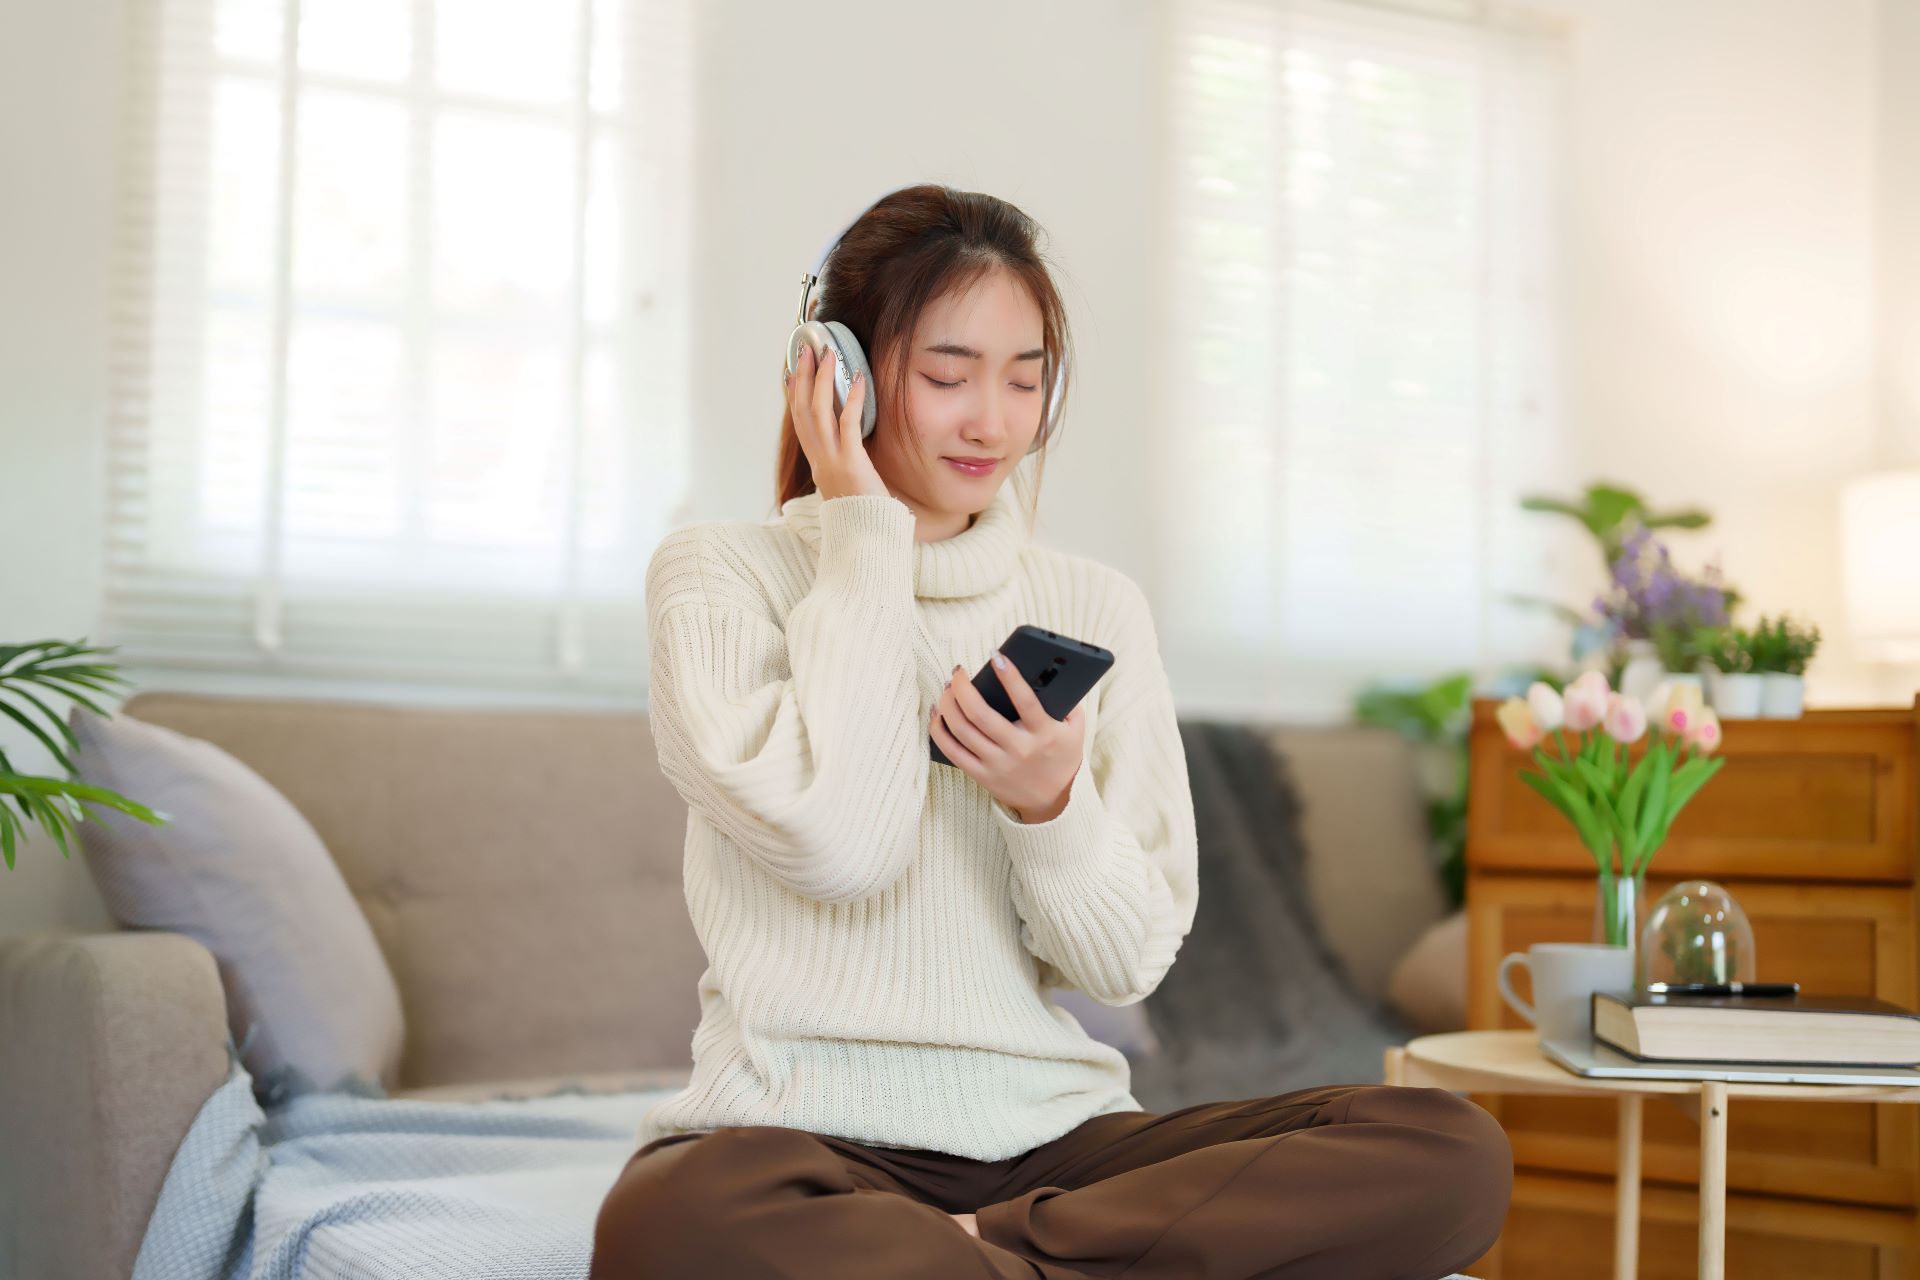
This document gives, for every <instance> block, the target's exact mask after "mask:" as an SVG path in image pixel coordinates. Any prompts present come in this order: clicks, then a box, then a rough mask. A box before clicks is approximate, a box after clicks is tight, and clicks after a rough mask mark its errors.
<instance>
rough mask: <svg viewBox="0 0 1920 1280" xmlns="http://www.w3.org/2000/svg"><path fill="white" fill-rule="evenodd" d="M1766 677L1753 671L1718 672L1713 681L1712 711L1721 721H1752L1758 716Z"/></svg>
mask: <svg viewBox="0 0 1920 1280" xmlns="http://www.w3.org/2000/svg"><path fill="white" fill-rule="evenodd" d="M1765 689H1766V677H1765V676H1763V675H1761V674H1760V673H1758V672H1755V671H1719V672H1715V673H1714V679H1713V710H1714V714H1715V715H1717V716H1719V717H1720V718H1721V719H1722V720H1753V719H1756V718H1758V717H1759V715H1760V700H1761V697H1762V695H1763V693H1764V692H1765Z"/></svg>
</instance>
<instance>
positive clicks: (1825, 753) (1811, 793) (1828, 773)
mask: <svg viewBox="0 0 1920 1280" xmlns="http://www.w3.org/2000/svg"><path fill="white" fill-rule="evenodd" d="M1495 706H1496V704H1495V703H1493V702H1491V701H1488V700H1485V699H1482V700H1480V701H1478V702H1476V703H1475V704H1474V708H1473V713H1474V720H1473V731H1472V737H1471V741H1470V746H1469V750H1470V751H1471V753H1472V760H1471V767H1470V773H1469V777H1470V778H1471V780H1472V795H1471V798H1470V803H1469V805H1468V817H1467V840H1468V855H1467V856H1468V865H1469V866H1472V867H1474V868H1477V869H1479V870H1483V871H1492V870H1516V871H1549V872H1553V871H1560V872H1589V873H1590V872H1591V871H1592V870H1593V859H1592V857H1591V856H1590V855H1589V854H1588V853H1587V851H1586V849H1585V848H1583V847H1582V846H1581V844H1580V842H1579V840H1578V839H1577V838H1576V837H1575V836H1574V834H1573V828H1572V826H1571V825H1570V824H1569V823H1568V822H1567V820H1566V819H1565V818H1564V817H1562V816H1561V815H1560V813H1559V812H1558V811H1556V810H1555V809H1554V808H1553V806H1552V805H1550V804H1548V803H1547V802H1546V801H1545V800H1544V799H1542V798H1541V797H1540V796H1539V795H1538V794H1537V793H1536V792H1534V791H1533V790H1532V789H1531V788H1529V787H1528V786H1527V785H1526V784H1525V783H1524V782H1522V781H1521V780H1520V773H1519V771H1520V769H1521V767H1522V766H1530V761H1529V760H1528V757H1527V756H1526V755H1524V754H1523V753H1521V752H1519V751H1516V750H1515V749H1514V748H1513V747H1511V746H1510V745H1508V743H1507V740H1506V737H1505V736H1504V735H1503V734H1502V733H1501V732H1500V726H1499V725H1498V723H1496V722H1495V720H1494V718H1493V714H1494V710H1495ZM1914 726H1915V720H1914V715H1913V713H1912V712H1908V711H1899V710H1889V711H1815V712H1808V713H1807V716H1806V718H1805V719H1803V720H1740V721H1733V722H1730V723H1729V724H1727V726H1726V742H1725V746H1724V747H1723V748H1722V751H1723V754H1725V755H1726V757H1727V759H1728V764H1727V767H1726V768H1724V769H1722V770H1721V771H1720V773H1719V775H1718V776H1717V777H1715V778H1714V780H1713V781H1712V782H1711V783H1710V784H1708V785H1707V786H1706V787H1705V788H1703V789H1702V790H1701V792H1700V794H1699V795H1697V796H1695V797H1694V799H1693V801H1692V803H1690V804H1689V805H1688V806H1687V807H1686V808H1685V809H1684V810H1682V811H1681V814H1680V817H1679V818H1678V820H1676V821H1675V822H1674V824H1673V830H1672V831H1671V832H1670V833H1669V834H1668V838H1667V842H1666V844H1665V845H1664V846H1663V847H1662V848H1661V849H1660V852H1659V853H1658V854H1656V855H1655V861H1654V867H1655V868H1657V869H1658V870H1661V871H1663V872H1666V873H1667V874H1670V875H1673V876H1704V877H1706V878H1707V879H1710V880H1717V879H1720V878H1722V877H1733V878H1742V879H1796V880H1810V881H1827V880H1869V881H1884V882H1890V883H1908V882H1911V881H1912V879H1913V875H1914V861H1915V859H1914V841H1915V832H1914V825H1913V823H1914V817H1913V813H1914V807H1915V806H1914V787H1915V775H1914Z"/></svg>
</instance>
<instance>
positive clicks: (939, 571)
mask: <svg viewBox="0 0 1920 1280" xmlns="http://www.w3.org/2000/svg"><path fill="white" fill-rule="evenodd" d="M1012 491H1013V485H1012V483H1011V482H1010V481H1009V482H1008V483H1005V484H1002V485H1001V486H1000V488H999V489H997V490H995V492H994V495H993V501H992V502H991V503H989V504H988V505H987V508H986V509H985V510H984V511H982V512H980V514H979V515H978V516H976V517H975V518H974V521H973V523H972V524H971V525H969V526H968V527H967V528H965V529H962V530H961V531H960V532H959V533H956V534H954V535H953V536H952V537H950V538H940V539H937V540H935V541H933V542H921V541H918V540H917V539H916V540H915V542H914V544H913V593H914V595H916V596H921V597H935V598H940V599H952V598H955V597H960V596H977V595H981V594H984V593H985V592H988V591H991V590H993V589H994V588H995V587H998V586H1000V585H1001V584H1002V583H1004V582H1006V581H1007V580H1008V579H1009V578H1011V577H1012V576H1013V571H1014V569H1015V567H1016V566H1017V565H1018V564H1019V561H1020V553H1021V551H1022V550H1024V549H1025V547H1026V545H1027V535H1028V530H1027V517H1026V514H1025V513H1024V512H1023V511H1021V510H1020V508H1019V507H1018V506H1017V505H1016V504H1015V502H1014V500H1013V492H1012ZM820 502H821V499H820V491H819V490H818V489H815V490H814V491H813V492H811V493H803V494H801V495H800V496H799V497H797V498H789V499H787V500H786V501H785V502H783V503H781V504H780V514H781V516H782V518H784V519H785V521H786V523H787V526H788V527H789V528H791V529H792V530H793V531H794V532H795V533H797V534H799V535H800V538H801V540H802V541H804V542H805V543H806V544H807V546H808V548H809V549H811V550H812V552H813V554H814V557H815V559H818V558H819V555H820Z"/></svg>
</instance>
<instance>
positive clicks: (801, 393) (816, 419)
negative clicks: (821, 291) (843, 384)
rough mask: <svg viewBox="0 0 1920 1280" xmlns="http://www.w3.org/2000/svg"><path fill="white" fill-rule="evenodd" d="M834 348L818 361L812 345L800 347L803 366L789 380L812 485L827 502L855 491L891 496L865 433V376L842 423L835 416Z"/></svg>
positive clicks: (789, 402)
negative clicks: (862, 431)
mask: <svg viewBox="0 0 1920 1280" xmlns="http://www.w3.org/2000/svg"><path fill="white" fill-rule="evenodd" d="M833 372H834V371H833V350H832V348H828V351H827V355H826V356H825V357H823V358H822V359H820V360H817V361H816V360H815V358H814V354H813V348H812V347H810V346H807V345H805V344H804V343H803V344H802V345H801V348H800V365H799V367H798V368H796V369H795V370H794V371H793V373H792V375H791V376H790V377H788V379H787V407H788V408H789V409H790V410H791V411H792V414H793V431H794V434H795V435H797V436H799V437H800V449H801V451H802V452H803V453H805V454H806V455H807V462H808V464H809V465H810V466H811V467H812V468H813V484H814V487H815V488H816V489H818V490H819V491H820V497H821V500H822V501H825V500H826V499H828V498H844V497H849V496H852V495H853V494H863V493H864V494H873V495H876V496H878V497H882V498H888V497H892V496H893V494H892V491H891V490H890V489H888V488H887V483H886V481H884V480H882V479H881V478H880V473H879V472H878V471H876V470H874V466H873V459H872V458H871V457H869V456H868V455H867V442H866V440H865V439H863V438H862V437H861V435H860V414H861V412H862V410H863V409H864V408H865V406H866V402H867V384H866V379H865V378H863V377H860V376H859V375H857V374H856V375H855V376H854V380H853V389H852V390H851V391H849V392H848V393H847V403H846V406H845V407H844V408H843V409H841V411H840V417H839V420H838V421H835V420H834V416H833Z"/></svg>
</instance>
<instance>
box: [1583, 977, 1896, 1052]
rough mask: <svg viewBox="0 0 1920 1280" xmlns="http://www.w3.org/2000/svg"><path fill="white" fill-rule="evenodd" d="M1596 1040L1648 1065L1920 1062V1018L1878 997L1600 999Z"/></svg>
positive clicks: (1626, 995) (1640, 994) (1608, 994)
mask: <svg viewBox="0 0 1920 1280" xmlns="http://www.w3.org/2000/svg"><path fill="white" fill-rule="evenodd" d="M1592 1010H1593V1024H1592V1025H1593V1038H1594V1039H1595V1040H1597V1041H1599V1042H1601V1043H1602V1044H1606V1045H1610V1046H1612V1047H1613V1048H1615V1049H1618V1050H1619V1051H1620V1052H1621V1053H1624V1054H1626V1055H1627V1056H1628V1057H1631V1058H1637V1059H1639V1060H1640V1061H1642V1062H1666V1061H1675V1062H1748V1063H1783V1064H1785V1063H1809V1064H1819V1065H1829V1066H1900V1067H1911V1066H1915V1065H1916V1064H1920V1013H1916V1012H1914V1011H1913V1010H1912V1009H1905V1008H1902V1007H1901V1006H1899V1005H1897V1004H1890V1003H1888V1002H1887V1001H1885V1000H1878V999H1875V998H1873V997H1871V996H1808V995H1797V996H1684V995H1659V994H1655V993H1651V992H1645V991H1596V992H1594V993H1593V1004H1592Z"/></svg>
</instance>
